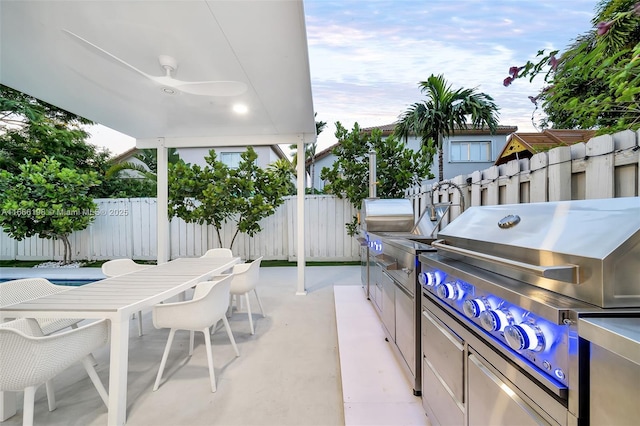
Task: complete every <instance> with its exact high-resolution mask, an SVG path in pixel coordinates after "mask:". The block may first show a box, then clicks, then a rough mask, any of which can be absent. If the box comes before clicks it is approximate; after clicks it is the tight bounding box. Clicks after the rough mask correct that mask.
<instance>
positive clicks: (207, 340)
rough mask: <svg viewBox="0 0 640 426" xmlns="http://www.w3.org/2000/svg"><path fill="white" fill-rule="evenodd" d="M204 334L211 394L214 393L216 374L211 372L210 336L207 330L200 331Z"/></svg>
mask: <svg viewBox="0 0 640 426" xmlns="http://www.w3.org/2000/svg"><path fill="white" fill-rule="evenodd" d="M202 332H203V333H204V345H205V346H206V348H207V361H208V364H209V380H210V381H211V392H215V391H216V373H215V371H214V370H213V353H212V352H213V351H212V350H211V335H210V331H209V329H208V328H205V329H204V330H202Z"/></svg>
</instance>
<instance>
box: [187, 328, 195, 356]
mask: <svg viewBox="0 0 640 426" xmlns="http://www.w3.org/2000/svg"><path fill="white" fill-rule="evenodd" d="M195 335H196V332H195V331H193V330H191V331H189V356H192V355H193V346H194V343H195Z"/></svg>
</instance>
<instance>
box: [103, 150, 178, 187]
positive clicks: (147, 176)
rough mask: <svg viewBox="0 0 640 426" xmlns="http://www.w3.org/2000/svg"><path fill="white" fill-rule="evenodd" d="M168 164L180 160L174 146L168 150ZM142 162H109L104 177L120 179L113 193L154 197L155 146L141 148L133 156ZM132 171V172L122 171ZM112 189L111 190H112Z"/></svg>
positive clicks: (155, 175) (156, 166) (156, 172)
mask: <svg viewBox="0 0 640 426" xmlns="http://www.w3.org/2000/svg"><path fill="white" fill-rule="evenodd" d="M167 151H168V162H169V164H176V163H177V162H178V161H179V160H180V155H179V154H178V151H177V150H176V148H169V149H168V150H167ZM133 157H134V158H136V159H137V160H138V161H140V162H141V163H142V164H139V163H134V162H133V161H124V162H121V163H113V162H112V161H111V162H110V163H109V167H108V168H107V170H106V171H105V178H106V179H110V180H114V179H117V180H120V181H122V182H121V184H120V185H118V186H119V188H118V193H120V194H122V195H117V194H116V195H115V196H120V197H155V196H156V194H157V186H158V185H157V184H158V150H157V149H155V148H146V149H141V150H139V151H138V153H136V154H135V155H134V156H133ZM124 171H132V172H134V173H133V174H131V173H129V174H126V173H122V172H124ZM112 191H113V190H112Z"/></svg>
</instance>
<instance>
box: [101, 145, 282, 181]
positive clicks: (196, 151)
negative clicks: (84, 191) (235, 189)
mask: <svg viewBox="0 0 640 426" xmlns="http://www.w3.org/2000/svg"><path fill="white" fill-rule="evenodd" d="M211 149H212V148H179V149H177V153H178V155H180V158H181V159H182V160H184V162H185V163H191V164H194V165H195V164H197V165H199V166H202V167H204V166H205V165H206V164H207V163H206V161H205V157H207V156H208V155H209V151H210V150H211ZM246 149H247V147H246V146H235V147H234V146H225V147H216V148H215V151H216V154H217V157H218V161H222V162H223V163H225V164H226V165H227V166H229V167H232V168H233V167H238V163H239V162H240V161H241V158H240V154H242V153H243V152H244V151H245V150H246ZM253 149H254V151H255V152H256V154H258V159H257V162H258V166H259V167H260V168H263V169H265V168H267V166H268V165H269V164H271V163H273V162H274V161H276V160H278V159H280V158H286V159H287V160H288V161H290V159H289V158H288V157H287V156H286V155H285V153H284V152H283V151H282V149H281V148H280V146H279V145H258V146H254V147H253ZM138 151H139V150H138V148H131V149H130V150H128V151H125V152H123V153H122V154H120V155H118V156H116V157H115V158H114V160H113V161H114V162H115V163H122V162H125V161H128V162H131V163H134V164H141V165H142V164H143V163H142V162H141V161H140V160H138V159H137V158H135V157H134V156H135V155H136V154H137V153H138ZM123 173H128V174H129V175H135V174H136V173H137V172H135V171H130V170H125V171H124V172H123Z"/></svg>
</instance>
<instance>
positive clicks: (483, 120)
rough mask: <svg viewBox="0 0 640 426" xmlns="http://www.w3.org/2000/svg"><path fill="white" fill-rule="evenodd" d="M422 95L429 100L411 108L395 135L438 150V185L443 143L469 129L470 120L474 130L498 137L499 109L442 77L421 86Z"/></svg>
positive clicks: (487, 98)
mask: <svg viewBox="0 0 640 426" xmlns="http://www.w3.org/2000/svg"><path fill="white" fill-rule="evenodd" d="M419 85H420V91H421V92H422V93H423V94H425V95H426V97H427V99H426V100H425V101H422V102H417V103H415V104H413V105H411V106H410V107H409V108H408V109H407V110H406V111H405V112H404V113H403V114H402V115H401V116H400V119H399V121H398V123H397V124H396V126H395V128H394V133H395V134H396V135H397V136H399V137H402V138H405V140H406V138H407V137H408V136H409V134H410V133H413V134H415V135H417V136H418V137H420V140H421V142H422V145H427V146H433V145H434V144H435V145H436V147H437V152H438V181H443V180H444V171H443V154H442V142H443V139H444V137H445V136H450V135H453V134H454V133H455V131H456V130H460V129H465V128H467V117H470V119H471V123H470V124H471V125H472V126H473V128H474V129H477V128H482V127H483V126H487V127H489V130H490V131H491V133H495V131H496V127H497V126H498V107H497V106H496V104H495V103H494V102H493V98H492V97H491V96H489V95H487V94H485V93H478V92H477V91H476V89H475V88H474V89H462V88H460V89H457V90H452V89H451V86H450V85H449V84H447V82H446V80H445V79H444V76H443V75H438V76H436V75H433V74H432V75H431V76H430V77H429V78H428V79H427V81H421V82H420V84H419Z"/></svg>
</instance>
